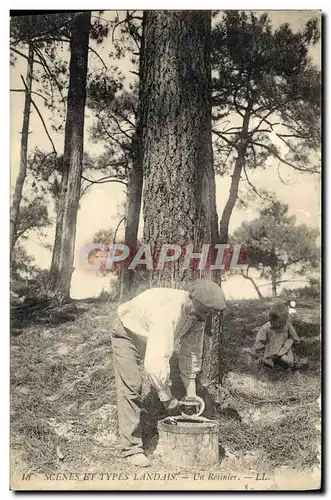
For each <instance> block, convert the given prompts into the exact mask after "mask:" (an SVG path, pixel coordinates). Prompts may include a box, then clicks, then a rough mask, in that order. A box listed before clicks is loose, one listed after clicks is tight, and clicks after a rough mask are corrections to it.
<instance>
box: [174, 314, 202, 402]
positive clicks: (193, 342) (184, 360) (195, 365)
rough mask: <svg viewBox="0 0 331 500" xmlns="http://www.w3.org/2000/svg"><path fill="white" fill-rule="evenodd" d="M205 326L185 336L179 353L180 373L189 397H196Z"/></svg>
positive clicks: (200, 326) (198, 326)
mask: <svg viewBox="0 0 331 500" xmlns="http://www.w3.org/2000/svg"><path fill="white" fill-rule="evenodd" d="M204 328H205V324H204V323H203V322H201V323H199V324H198V325H197V327H196V328H194V329H193V330H191V331H190V332H188V333H187V334H186V335H184V336H183V337H182V339H181V341H180V348H179V352H178V362H179V371H180V375H181V378H182V381H183V384H184V387H185V391H186V395H187V396H188V397H191V396H195V395H196V376H197V374H198V373H199V372H200V370H201V362H202V350H203V336H204Z"/></svg>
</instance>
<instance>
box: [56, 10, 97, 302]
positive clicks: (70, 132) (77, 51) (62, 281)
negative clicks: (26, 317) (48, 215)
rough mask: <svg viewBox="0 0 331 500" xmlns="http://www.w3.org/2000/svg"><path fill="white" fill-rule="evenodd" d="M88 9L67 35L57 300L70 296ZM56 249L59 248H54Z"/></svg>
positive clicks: (84, 84) (76, 20)
mask: <svg viewBox="0 0 331 500" xmlns="http://www.w3.org/2000/svg"><path fill="white" fill-rule="evenodd" d="M90 29H91V12H84V13H82V14H77V15H76V16H75V17H74V19H73V20H72V24H71V36H70V50H71V56H70V76H69V90H68V98H67V119H66V129H65V145H64V161H63V164H64V169H63V174H62V185H61V201H60V205H59V206H60V209H59V210H58V220H57V228H56V236H55V243H56V242H57V241H59V239H60V245H59V246H58V248H55V249H54V251H53V259H52V268H51V272H52V275H53V279H54V280H55V283H56V287H55V289H56V292H57V296H58V297H59V299H60V300H61V301H62V300H66V299H68V298H69V292H70V282H71V275H72V272H73V261H74V246H75V236H76V219H77V211H78V204H79V198H80V189H81V175H82V163H83V146H84V117H85V101H86V80H87V63H88V47H89V35H90ZM57 250H58V251H57Z"/></svg>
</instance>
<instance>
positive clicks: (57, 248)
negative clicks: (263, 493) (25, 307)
mask: <svg viewBox="0 0 331 500" xmlns="http://www.w3.org/2000/svg"><path fill="white" fill-rule="evenodd" d="M68 99H69V95H68ZM70 144H71V115H69V116H68V114H67V118H66V126H65V136H64V154H63V166H62V169H63V170H62V177H61V192H60V200H59V201H58V203H57V210H56V227H55V239H54V246H53V253H52V263H51V270H50V275H51V280H52V283H53V287H56V286H57V283H58V280H59V265H60V252H61V234H62V228H63V212H64V200H65V197H66V192H67V189H68V173H69V164H70Z"/></svg>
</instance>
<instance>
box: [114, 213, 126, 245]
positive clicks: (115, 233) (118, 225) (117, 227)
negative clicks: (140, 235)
mask: <svg viewBox="0 0 331 500" xmlns="http://www.w3.org/2000/svg"><path fill="white" fill-rule="evenodd" d="M124 220H126V217H123V218H122V219H121V220H120V221H119V223H118V224H117V226H116V229H115V232H114V238H113V244H115V241H116V236H117V231H118V229H119V227H120V225H121V224H122V222H123V221H124Z"/></svg>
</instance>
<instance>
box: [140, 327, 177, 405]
mask: <svg viewBox="0 0 331 500" xmlns="http://www.w3.org/2000/svg"><path fill="white" fill-rule="evenodd" d="M173 351H174V331H173V325H172V324H168V323H166V324H164V322H163V324H162V323H160V324H154V325H152V326H151V327H150V329H149V334H148V340H147V347H146V354H145V362H144V367H145V370H146V373H147V376H148V378H149V379H150V381H151V383H152V385H153V387H154V388H155V389H156V391H157V393H158V395H159V398H160V400H161V401H162V402H164V401H169V400H170V399H171V397H172V396H171V391H170V386H171V382H170V366H169V360H170V358H171V355H172V353H173Z"/></svg>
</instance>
